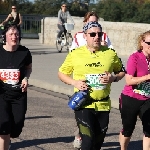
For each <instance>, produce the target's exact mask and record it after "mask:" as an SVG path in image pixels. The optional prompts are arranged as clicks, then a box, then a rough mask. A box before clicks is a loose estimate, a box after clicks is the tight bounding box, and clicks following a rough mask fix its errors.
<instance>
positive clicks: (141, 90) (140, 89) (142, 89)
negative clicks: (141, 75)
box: [133, 82, 150, 97]
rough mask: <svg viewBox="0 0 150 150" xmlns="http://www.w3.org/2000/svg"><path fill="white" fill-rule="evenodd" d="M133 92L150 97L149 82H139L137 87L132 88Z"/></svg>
mask: <svg viewBox="0 0 150 150" xmlns="http://www.w3.org/2000/svg"><path fill="white" fill-rule="evenodd" d="M133 92H135V93H138V94H140V95H144V96H146V97H150V82H143V83H140V84H139V85H138V86H137V88H136V89H134V90H133Z"/></svg>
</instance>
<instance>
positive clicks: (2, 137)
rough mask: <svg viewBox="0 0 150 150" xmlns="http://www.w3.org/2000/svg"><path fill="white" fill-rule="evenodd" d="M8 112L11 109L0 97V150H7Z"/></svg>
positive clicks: (8, 134)
mask: <svg viewBox="0 0 150 150" xmlns="http://www.w3.org/2000/svg"><path fill="white" fill-rule="evenodd" d="M10 112H11V107H10V104H9V103H8V102H6V101H5V100H4V99H3V94H1V95H0V150H8V147H9V142H10V128H11V124H10V117H9V116H10Z"/></svg>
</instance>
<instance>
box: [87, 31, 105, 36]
mask: <svg viewBox="0 0 150 150" xmlns="http://www.w3.org/2000/svg"><path fill="white" fill-rule="evenodd" d="M88 34H89V35H90V37H95V36H96V34H98V37H101V36H102V35H103V32H97V33H96V32H91V33H88Z"/></svg>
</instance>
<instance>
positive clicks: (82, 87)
mask: <svg viewBox="0 0 150 150" xmlns="http://www.w3.org/2000/svg"><path fill="white" fill-rule="evenodd" d="M58 77H59V79H60V80H61V81H63V82H64V83H66V84H69V85H73V86H74V87H75V88H77V89H78V90H87V89H88V85H87V83H86V82H85V80H74V79H72V78H71V77H70V76H68V75H66V74H63V73H61V72H58Z"/></svg>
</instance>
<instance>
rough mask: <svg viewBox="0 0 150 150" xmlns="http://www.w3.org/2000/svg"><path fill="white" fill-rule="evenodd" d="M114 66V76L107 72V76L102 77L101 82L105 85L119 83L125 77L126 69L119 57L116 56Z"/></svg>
mask: <svg viewBox="0 0 150 150" xmlns="http://www.w3.org/2000/svg"><path fill="white" fill-rule="evenodd" d="M113 66H114V68H113V72H114V75H113V74H111V73H110V72H108V71H105V73H106V75H104V76H101V77H100V80H101V82H102V83H103V84H108V83H112V82H118V81H119V80H121V79H122V78H123V77H124V76H125V73H126V70H125V67H124V65H123V64H122V61H121V59H120V58H119V57H118V56H117V55H115V58H114V64H113Z"/></svg>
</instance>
